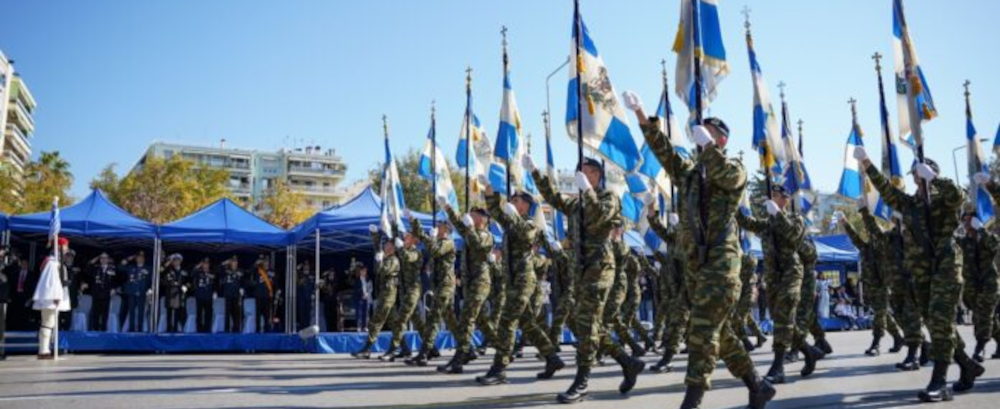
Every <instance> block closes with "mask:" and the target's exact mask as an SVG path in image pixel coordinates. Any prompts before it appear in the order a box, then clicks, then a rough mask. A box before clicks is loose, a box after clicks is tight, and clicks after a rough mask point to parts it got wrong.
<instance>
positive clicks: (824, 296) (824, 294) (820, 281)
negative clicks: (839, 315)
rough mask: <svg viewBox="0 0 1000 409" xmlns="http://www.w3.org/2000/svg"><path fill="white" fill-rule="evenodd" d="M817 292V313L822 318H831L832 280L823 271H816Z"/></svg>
mask: <svg viewBox="0 0 1000 409" xmlns="http://www.w3.org/2000/svg"><path fill="white" fill-rule="evenodd" d="M816 293H817V295H818V296H819V297H818V298H817V300H818V305H817V306H816V314H817V315H819V318H820V319H827V318H830V280H828V279H827V278H826V276H825V275H823V273H819V272H817V273H816Z"/></svg>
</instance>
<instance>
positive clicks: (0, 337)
mask: <svg viewBox="0 0 1000 409" xmlns="http://www.w3.org/2000/svg"><path fill="white" fill-rule="evenodd" d="M6 332H7V303H6V302H0V356H7V344H6V342H5V338H4V334H5V333H6Z"/></svg>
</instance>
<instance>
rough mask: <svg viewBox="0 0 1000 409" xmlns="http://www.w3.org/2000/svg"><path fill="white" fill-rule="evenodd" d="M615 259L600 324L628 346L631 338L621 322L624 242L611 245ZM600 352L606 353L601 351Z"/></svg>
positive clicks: (624, 286)
mask: <svg viewBox="0 0 1000 409" xmlns="http://www.w3.org/2000/svg"><path fill="white" fill-rule="evenodd" d="M612 247H613V249H614V250H613V251H614V257H615V280H614V283H612V284H611V291H610V292H609V293H608V301H607V302H605V304H604V315H603V316H602V317H601V322H603V323H604V330H605V331H606V332H607V333H608V334H610V333H612V332H614V333H616V334H618V340H619V341H620V342H622V343H625V344H628V343H630V342H631V341H632V336H631V334H629V332H628V329H627V328H625V323H624V322H622V315H621V314H622V305H623V304H625V297H627V296H628V288H627V283H628V273H626V272H625V267H626V264H627V263H628V252H629V250H628V245H627V244H625V240H616V241H614V242H613V244H612ZM602 352H607V351H603V350H602Z"/></svg>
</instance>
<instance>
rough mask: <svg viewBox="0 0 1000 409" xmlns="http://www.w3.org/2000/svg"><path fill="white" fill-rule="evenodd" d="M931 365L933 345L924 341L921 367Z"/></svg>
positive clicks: (922, 343)
mask: <svg viewBox="0 0 1000 409" xmlns="http://www.w3.org/2000/svg"><path fill="white" fill-rule="evenodd" d="M930 364H931V343H930V342H927V341H924V342H921V343H920V366H927V365H930Z"/></svg>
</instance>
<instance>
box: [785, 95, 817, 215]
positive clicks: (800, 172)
mask: <svg viewBox="0 0 1000 409" xmlns="http://www.w3.org/2000/svg"><path fill="white" fill-rule="evenodd" d="M781 109H782V117H783V118H784V120H783V121H782V124H781V139H783V140H784V143H785V152H786V153H788V158H787V159H788V160H787V163H788V165H787V166H786V167H785V183H784V185H785V189H787V190H788V192H789V193H790V194H792V195H794V194H796V193H799V192H802V193H805V192H808V191H811V190H812V181H811V180H810V179H809V172H808V171H806V165H805V163H804V162H803V159H802V157H801V156H800V155H801V153H800V151H799V148H798V147H797V146H796V143H795V137H794V136H792V130H791V124H790V123H789V121H788V107H787V104H782V108H781ZM803 197H804V196H803ZM802 213H803V214H805V213H806V209H802Z"/></svg>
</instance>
